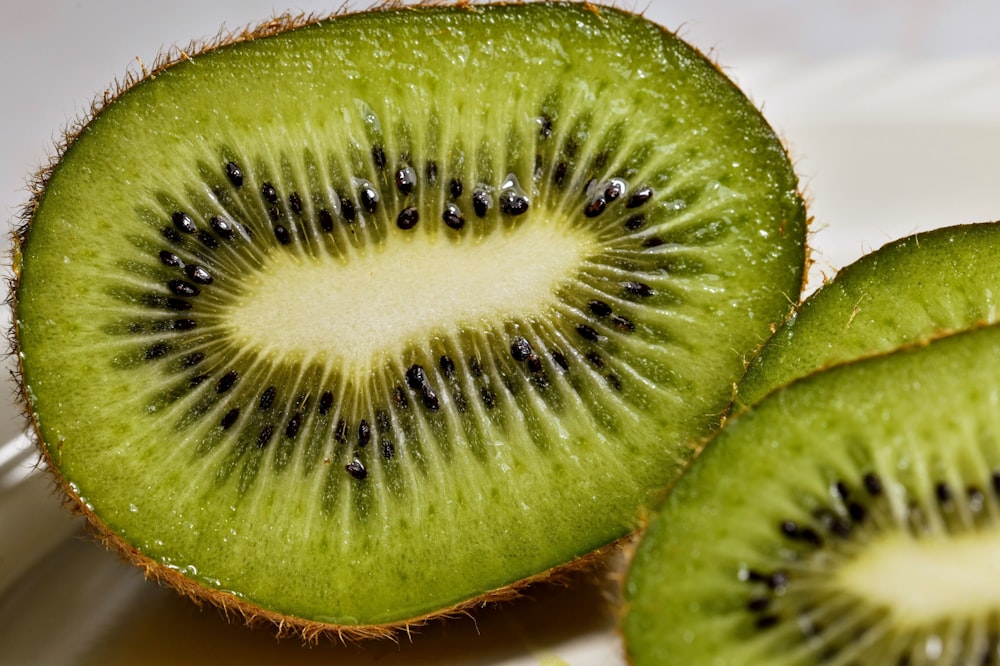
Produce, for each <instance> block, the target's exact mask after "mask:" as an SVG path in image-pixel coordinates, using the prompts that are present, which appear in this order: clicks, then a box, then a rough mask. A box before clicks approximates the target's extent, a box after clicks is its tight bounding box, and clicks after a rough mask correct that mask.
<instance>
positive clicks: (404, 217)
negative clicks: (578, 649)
mask: <svg viewBox="0 0 1000 666" xmlns="http://www.w3.org/2000/svg"><path fill="white" fill-rule="evenodd" d="M419 221H420V213H419V212H417V209H416V208H415V207H413V206H409V207H408V208H404V209H403V210H401V211H399V215H397V216H396V226H397V227H399V228H400V229H402V230H404V231H406V230H408V229H412V228H413V227H415V226H417V222H419Z"/></svg>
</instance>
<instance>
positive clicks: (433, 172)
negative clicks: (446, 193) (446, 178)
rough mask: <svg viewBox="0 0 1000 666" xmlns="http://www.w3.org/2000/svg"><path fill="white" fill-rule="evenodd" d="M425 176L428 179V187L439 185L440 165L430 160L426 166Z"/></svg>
mask: <svg viewBox="0 0 1000 666" xmlns="http://www.w3.org/2000/svg"><path fill="white" fill-rule="evenodd" d="M424 175H425V176H426V178H427V184H428V185H434V184H435V183H437V179H438V165H437V162H435V161H434V160H429V161H428V162H427V164H426V165H425V166H424Z"/></svg>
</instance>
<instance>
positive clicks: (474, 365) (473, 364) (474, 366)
mask: <svg viewBox="0 0 1000 666" xmlns="http://www.w3.org/2000/svg"><path fill="white" fill-rule="evenodd" d="M469 370H470V371H471V372H472V376H473V377H481V376H482V375H483V366H482V365H481V364H480V363H479V359H478V358H477V357H475V356H473V357H472V358H471V359H469Z"/></svg>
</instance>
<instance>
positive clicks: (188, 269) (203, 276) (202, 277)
mask: <svg viewBox="0 0 1000 666" xmlns="http://www.w3.org/2000/svg"><path fill="white" fill-rule="evenodd" d="M184 272H185V273H187V276H188V277H189V278H191V279H192V280H194V281H195V282H197V283H199V284H212V275H211V273H209V272H208V270H206V269H205V267H204V266H198V265H197V264H188V265H187V266H185V267H184Z"/></svg>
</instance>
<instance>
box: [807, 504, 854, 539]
mask: <svg viewBox="0 0 1000 666" xmlns="http://www.w3.org/2000/svg"><path fill="white" fill-rule="evenodd" d="M815 515H816V519H817V520H819V521H820V523H822V524H823V527H825V528H826V530H827V531H828V532H830V533H832V534H834V535H836V536H839V537H848V536H850V534H851V521H849V520H847V519H845V518H842V517H840V516H838V515H837V514H835V513H834V512H833V511H830V510H828V509H822V510H820V511H817V512H816V514H815Z"/></svg>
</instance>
